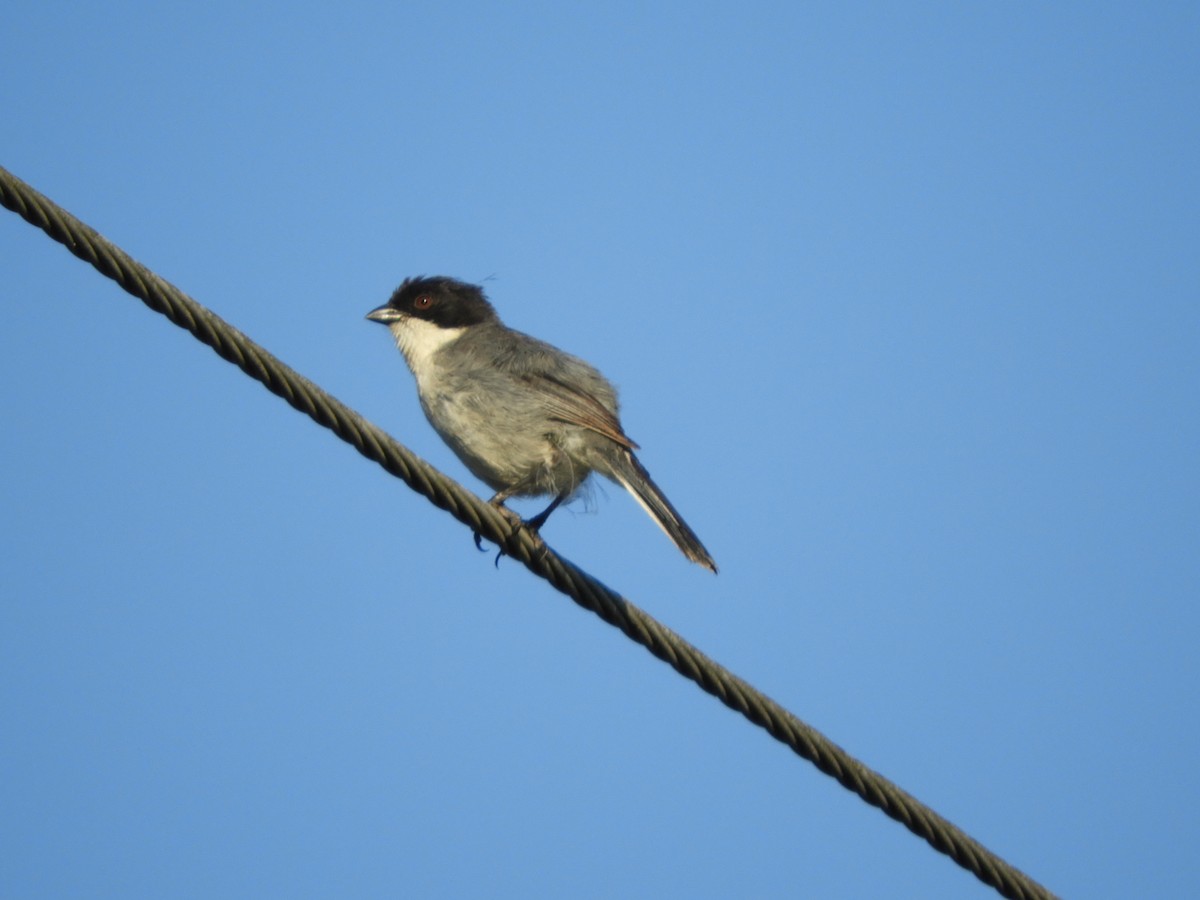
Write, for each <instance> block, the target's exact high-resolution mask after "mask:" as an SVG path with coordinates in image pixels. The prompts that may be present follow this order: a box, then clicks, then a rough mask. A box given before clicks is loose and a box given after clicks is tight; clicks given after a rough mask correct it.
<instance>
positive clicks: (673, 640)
mask: <svg viewBox="0 0 1200 900" xmlns="http://www.w3.org/2000/svg"><path fill="white" fill-rule="evenodd" d="M0 204H3V205H4V206H5V207H7V208H8V209H10V210H12V211H13V212H15V213H17V215H19V216H21V217H22V218H23V219H25V220H26V221H27V222H29V223H30V224H32V225H36V226H37V227H38V228H41V229H42V230H43V231H45V232H46V234H48V235H49V236H50V237H52V238H54V240H56V241H58V242H59V243H61V244H63V245H64V246H65V247H66V248H67V249H68V250H70V251H71V252H72V253H73V254H75V255H76V256H78V257H79V258H80V259H82V260H84V261H85V262H88V263H91V264H92V265H93V266H94V267H95V268H96V269H97V270H98V271H99V272H101V273H102V274H104V275H106V276H108V277H109V278H111V279H113V280H114V281H116V282H117V284H119V285H120V286H121V287H122V288H124V289H125V290H126V291H127V292H128V293H130V294H132V295H133V296H135V297H137V298H138V299H140V300H142V301H143V302H144V303H145V304H146V305H147V306H149V307H150V308H151V309H153V310H154V311H155V312H159V313H162V314H163V315H165V316H166V317H167V318H168V319H170V320H171V321H172V322H174V323H175V324H176V325H178V326H179V327H181V328H184V329H186V330H187V331H189V332H191V334H192V335H194V336H195V337H196V338H197V339H199V340H200V341H203V342H204V343H205V344H207V345H208V346H210V347H212V348H213V350H215V351H216V352H217V354H218V355H220V356H221V358H223V359H225V360H228V361H229V362H231V363H233V364H234V365H236V366H237V367H238V368H240V369H241V370H242V371H243V372H245V373H246V374H247V375H249V376H250V377H252V378H254V379H256V380H257V381H260V382H261V383H262V384H263V385H265V386H266V388H267V389H268V390H269V391H271V392H272V393H274V394H277V395H278V396H280V397H282V398H283V399H284V400H286V401H287V402H288V403H289V404H291V406H292V407H294V408H295V409H297V410H299V411H300V412H302V413H304V414H305V415H307V416H309V417H310V418H312V419H313V421H315V422H316V423H317V424H319V425H323V426H324V427H326V428H328V429H330V430H331V431H333V432H334V433H335V434H336V435H337V436H338V437H340V438H342V439H343V440H344V441H346V442H347V443H349V444H351V445H352V446H353V447H355V448H356V449H357V450H358V452H359V453H361V454H362V455H363V456H365V457H367V458H368V459H370V460H373V461H375V462H377V463H379V465H381V466H382V467H383V468H384V469H385V470H387V471H388V472H389V473H391V474H392V475H395V476H396V477H397V478H400V479H401V480H403V481H404V482H405V483H406V484H407V485H408V486H409V487H411V488H412V489H413V490H415V491H417V492H418V493H420V494H422V495H423V496H425V497H426V498H428V499H429V500H430V501H431V502H432V503H433V504H434V505H435V506H438V507H439V508H441V509H444V510H446V511H447V512H449V513H450V514H451V515H453V516H454V517H455V518H456V519H458V520H459V521H460V522H463V523H465V524H466V525H468V526H470V527H471V528H472V529H474V530H475V531H477V532H479V533H480V534H482V535H483V536H484V537H486V538H487V539H488V540H489V541H492V542H493V543H495V544H497V545H499V546H501V547H503V548H504V551H505V553H507V554H508V555H509V556H512V557H513V558H515V559H518V560H520V561H521V562H522V563H523V564H524V565H525V566H526V568H528V569H529V570H530V571H531V572H533V573H534V574H536V575H538V576H540V577H542V578H545V579H546V580H547V581H549V582H550V584H552V585H553V586H554V587H555V589H557V590H558V591H560V592H562V593H564V594H566V595H567V596H569V597H570V598H571V599H572V600H574V601H575V602H576V603H577V604H579V605H580V606H582V607H583V608H584V609H587V610H589V611H591V612H593V613H595V614H596V615H598V616H599V617H600V618H601V619H603V620H604V621H605V622H607V623H609V624H610V625H613V626H615V627H617V628H619V629H620V630H621V631H622V632H624V634H625V635H626V636H628V637H629V638H630V639H632V640H634V641H636V642H637V643H639V644H641V645H642V646H643V647H645V648H646V649H647V650H649V651H650V652H651V653H653V654H654V655H655V656H657V657H658V658H659V659H661V660H663V661H664V662H666V663H668V664H669V665H670V666H671V667H672V668H673V669H675V670H676V671H677V672H679V674H681V675H683V676H684V677H686V678H689V679H691V680H692V681H694V682H695V683H696V684H698V685H699V686H700V687H701V688H703V689H704V690H705V691H707V692H708V693H710V694H712V695H713V696H714V697H716V698H717V699H719V700H720V701H721V702H722V703H724V704H725V705H726V706H728V707H729V708H730V709H733V710H736V711H737V712H739V713H741V714H742V715H743V716H745V717H746V718H747V719H749V720H750V721H751V722H753V723H754V724H755V725H758V726H760V727H761V728H763V729H764V730H766V731H767V732H768V733H769V734H770V735H771V736H772V737H774V738H775V739H776V740H778V741H780V742H782V743H784V744H786V745H787V746H789V747H791V748H792V750H793V751H795V752H796V753H797V754H798V755H799V756H801V757H803V758H804V759H807V760H809V761H811V762H812V763H813V764H814V765H816V767H817V768H818V769H820V770H821V771H822V772H824V773H825V774H827V775H831V776H832V777H834V778H835V779H837V781H838V782H839V783H840V784H842V785H843V786H844V787H846V788H848V789H849V790H851V791H853V792H854V793H856V794H858V796H859V797H861V798H862V799H863V800H865V801H866V802H867V803H869V804H871V805H872V806H875V807H878V808H879V809H881V810H882V811H883V812H885V813H886V814H887V815H888V816H890V817H891V818H893V819H895V820H896V821H898V822H900V823H902V824H903V825H904V826H905V827H906V828H908V829H909V830H910V831H911V832H913V833H914V834H916V835H918V836H919V837H921V838H924V839H925V841H927V842H928V843H929V845H930V846H932V847H933V848H934V849H935V850H937V851H939V852H941V853H944V854H946V855H947V856H949V857H950V858H951V859H953V860H954V861H955V862H956V863H958V864H959V865H960V866H962V867H963V868H964V869H967V870H968V871H970V872H973V873H974V874H975V875H976V877H978V878H979V879H980V880H981V881H983V882H984V883H985V884H988V885H990V886H992V887H994V888H995V889H996V890H997V891H998V892H999V893H1000V894H1001V895H1002V896H1005V897H1013V898H1048V897H1052V896H1053V895H1052V894H1051V893H1050V892H1049V891H1047V890H1046V889H1045V888H1044V887H1042V886H1041V885H1040V884H1038V883H1037V882H1035V881H1033V880H1032V879H1031V878H1029V877H1028V876H1027V875H1025V874H1024V873H1022V872H1021V871H1019V870H1018V869H1016V868H1014V867H1013V866H1011V865H1009V864H1008V863H1006V862H1005V861H1004V860H1003V859H1001V858H1000V857H998V856H996V855H995V854H994V853H992V852H991V851H989V850H988V849H987V848H986V847H984V846H983V845H982V844H980V843H978V842H977V841H975V840H974V839H973V838H971V837H970V836H969V835H967V834H966V833H964V832H963V831H962V830H960V829H959V828H957V827H956V826H954V825H953V824H951V823H950V822H948V821H946V820H945V819H944V818H942V817H941V816H939V815H938V814H937V813H935V812H934V811H933V810H931V809H929V808H928V807H926V806H925V805H924V804H922V803H921V802H919V801H918V800H916V799H915V798H913V797H911V796H910V795H909V794H907V793H905V792H904V791H902V790H901V789H900V788H898V787H897V786H896V785H894V784H892V783H891V782H890V781H888V780H887V779H886V778H884V777H883V776H881V775H879V774H878V773H877V772H874V771H873V770H871V769H869V768H868V767H867V766H865V765H863V764H862V763H860V762H859V761H858V760H856V759H854V758H853V757H852V756H850V755H849V754H848V753H846V752H845V751H844V750H842V749H841V748H840V747H838V746H837V745H836V744H834V743H833V742H832V741H830V740H828V739H827V738H826V737H825V736H824V735H822V734H821V733H820V732H818V731H816V730H815V729H813V728H811V727H810V726H808V725H806V724H804V723H803V722H801V721H800V720H799V719H797V718H796V717H795V716H794V715H792V714H791V713H790V712H788V711H787V710H786V709H784V708H783V707H782V706H780V705H779V704H778V703H776V702H775V701H773V700H771V699H770V698H768V697H766V696H765V695H763V694H762V693H761V692H760V691H758V690H756V689H755V688H753V687H752V686H750V685H749V684H747V683H746V682H745V681H743V680H742V679H740V678H738V677H737V676H736V675H734V674H733V673H731V672H729V671H728V670H726V669H725V668H724V667H722V666H720V665H718V664H717V663H715V662H714V661H713V660H711V659H709V658H708V657H707V656H705V655H704V654H703V653H701V652H700V651H699V650H697V649H696V648H695V647H693V646H692V645H691V644H689V643H688V642H687V641H685V640H684V639H683V638H681V637H680V636H679V635H677V634H675V632H673V631H671V630H670V629H669V628H667V627H666V626H664V625H662V624H661V623H659V622H658V621H657V620H655V619H654V618H652V617H651V616H649V615H647V614H646V613H644V612H642V611H641V610H640V609H638V608H637V607H636V606H634V605H633V604H631V603H629V602H628V601H627V600H625V599H624V598H623V597H621V596H620V595H619V594H617V593H615V592H614V591H612V590H610V589H609V588H607V587H606V586H605V585H603V584H601V583H600V582H599V581H597V580H596V579H595V578H593V577H592V576H590V575H588V574H587V573H586V572H584V571H582V570H581V569H579V568H578V567H577V566H575V565H574V564H573V563H571V562H569V561H568V560H566V559H563V558H562V557H560V556H559V555H558V554H557V553H555V552H554V551H553V550H551V549H550V548H549V547H547V546H546V545H545V544H544V543H543V542H542V540H541V538H539V537H537V536H536V535H531V534H530V533H529V532H528V531H526V530H525V529H517V530H516V531H515V533H514V531H513V529H512V526H511V524H510V523H509V522H508V521H507V520H506V518H505V517H504V515H503V514H502V513H500V512H498V511H497V510H496V509H494V508H493V507H491V506H489V505H488V504H487V503H485V502H484V501H483V500H481V499H480V498H479V497H477V496H475V495H474V494H473V493H471V492H470V491H467V490H466V489H465V488H463V487H462V486H461V485H459V484H457V483H456V482H454V481H453V480H451V479H450V478H447V477H446V476H445V475H443V474H442V473H441V472H439V471H437V469H435V468H433V467H432V466H430V465H429V464H428V463H426V462H425V461H424V460H422V459H420V458H419V457H418V456H416V455H415V454H414V453H412V451H410V450H408V449H407V448H406V447H404V446H403V445H401V444H400V443H398V442H397V441H396V440H395V439H393V438H392V437H390V436H389V435H388V434H386V433H385V432H384V431H383V430H381V429H380V428H378V427H377V426H375V425H373V424H371V423H370V422H368V421H366V420H365V419H364V418H362V416H360V415H358V413H356V412H354V411H353V410H351V409H350V408H349V407H347V406H345V404H343V403H341V402H340V401H338V400H337V399H335V398H334V397H332V396H330V395H329V394H327V393H326V392H325V391H323V390H321V389H320V388H318V387H317V386H316V385H314V384H312V383H311V382H309V381H308V380H307V379H306V378H304V377H302V376H301V375H299V374H297V373H296V372H294V371H293V370H292V369H290V368H289V367H288V366H286V365H284V364H283V363H282V362H280V361H279V360H278V359H276V358H275V357H274V356H272V355H271V354H270V353H268V352H267V351H266V350H264V349H263V348H262V347H259V346H258V345H257V344H255V343H254V342H253V341H251V340H250V339H249V338H247V337H246V336H245V335H244V334H242V333H241V332H240V331H238V330H237V329H236V328H233V327H232V326H230V325H229V324H228V323H226V322H224V321H222V320H221V319H220V318H218V317H217V316H216V315H214V314H213V313H211V312H209V311H208V310H207V309H205V308H204V307H203V306H201V305H200V304H199V303H197V302H196V301H195V300H193V299H191V298H190V297H188V296H187V295H186V294H184V293H183V292H182V291H180V290H178V289H177V288H175V287H174V286H173V285H171V284H169V283H168V282H166V281H164V280H163V279H161V278H159V277H158V276H157V275H155V274H154V273H152V272H150V271H149V270H148V269H146V268H145V267H144V266H142V265H141V264H139V263H138V262H136V261H135V260H133V259H132V258H130V257H129V256H128V255H126V254H125V253H124V252H122V251H121V250H120V249H119V248H117V247H116V246H114V245H113V244H111V243H110V242H109V241H107V240H105V239H104V238H103V237H102V236H100V235H99V234H97V233H96V232H95V231H94V230H92V229H91V228H89V227H88V226H87V225H85V224H83V223H82V222H80V221H79V220H78V219H76V218H74V217H73V216H72V215H70V213H67V212H66V211H65V210H63V209H62V208H60V207H59V206H57V205H56V204H55V203H53V202H52V201H50V200H49V199H47V198H46V197H44V196H42V195H41V194H39V193H38V192H37V191H35V190H34V189H33V188H31V187H30V186H29V185H27V184H25V183H24V182H23V181H21V180H20V179H18V178H16V177H15V176H14V175H12V174H11V173H10V172H8V171H7V170H6V169H4V168H2V167H0Z"/></svg>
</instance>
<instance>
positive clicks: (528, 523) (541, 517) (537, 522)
mask: <svg viewBox="0 0 1200 900" xmlns="http://www.w3.org/2000/svg"><path fill="white" fill-rule="evenodd" d="M566 499H567V494H566V492H565V491H564V492H563V493H561V494H559V495H558V496H557V497H555V498H554V499H553V500H551V501H550V505H549V506H547V507H546V508H545V509H543V510H542V511H541V512H540V513H538V514H537V515H536V516H534V517H533V518H532V519H526V520H525V522H524V523H523V524H524V525H525V527H526V528H528V529H529V530H530V531H532V532H534V533H536V532H538V531H540V530H541V527H542V526H543V525H545V524H546V520H547V519H548V518H550V513H552V512H554V511H555V510H556V509H558V507H559V504H560V503H562V502H563V501H564V500H566Z"/></svg>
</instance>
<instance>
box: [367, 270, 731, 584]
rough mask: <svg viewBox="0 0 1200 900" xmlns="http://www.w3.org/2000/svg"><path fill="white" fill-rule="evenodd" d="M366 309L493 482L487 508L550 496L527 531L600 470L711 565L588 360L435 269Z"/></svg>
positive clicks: (438, 417)
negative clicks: (526, 330) (519, 327)
mask: <svg viewBox="0 0 1200 900" xmlns="http://www.w3.org/2000/svg"><path fill="white" fill-rule="evenodd" d="M367 318H368V319H370V320H371V321H373V322H380V323H382V324H384V325H386V326H387V327H388V328H389V329H390V330H391V332H392V336H393V337H394V338H395V339H396V345H397V346H398V347H399V348H400V352H401V353H403V354H404V359H405V361H406V362H407V363H408V367H409V369H411V370H412V373H413V376H414V377H415V378H416V380H417V393H418V395H419V396H420V399H421V408H422V409H423V410H424V411H425V417H426V418H427V419H429V423H430V424H431V425H432V426H433V428H434V430H435V431H436V432H437V433H438V434H439V435H441V438H442V440H444V441H445V442H446V443H447V444H448V445H449V447H450V449H451V450H453V451H454V453H455V454H456V455H457V456H458V458H459V459H460V460H462V462H463V464H464V465H465V466H466V467H467V468H468V469H470V470H471V473H472V474H474V475H475V477H477V478H479V479H480V480H481V481H483V482H485V483H486V484H487V485H488V486H489V487H490V488H492V490H494V491H495V492H496V494H495V495H494V496H493V497H492V498H491V500H489V501H488V502H489V503H491V504H492V505H493V506H496V507H498V508H501V509H507V507H505V506H504V501H505V500H507V499H508V498H509V497H539V496H551V497H552V498H553V499H552V500H551V501H550V505H549V506H548V507H546V509H544V510H543V511H542V512H540V513H539V514H538V515H536V516H534V517H533V518H532V519H529V520H527V521H525V522H524V523H523V524H524V525H525V527H526V528H529V529H531V530H532V531H535V532H536V531H537V530H538V529H539V528H541V527H542V525H544V524H545V522H546V519H547V518H549V516H550V514H551V513H552V512H554V510H555V509H557V508H558V506H559V504H561V503H562V502H563V501H564V500H566V499H568V498H569V497H571V495H572V494H574V493H575V491H576V490H577V489H578V488H579V487H580V486H581V485H582V484H583V482H584V481H585V480H586V479H587V477H588V476H589V475H590V474H591V473H592V472H599V473H600V474H601V475H604V476H605V477H607V478H610V479H612V480H613V481H615V482H617V483H618V484H620V485H622V486H623V487H624V488H625V489H626V490H628V491H629V493H631V494H632V495H633V497H634V499H635V500H637V502H638V503H639V504H641V506H642V508H643V509H644V510H646V512H647V513H649V515H650V517H651V518H652V519H653V520H654V521H655V522H656V523H658V525H659V527H660V528H662V530H663V531H664V532H666V534H667V537H669V538H670V539H671V540H672V541H674V542H675V546H676V547H678V548H679V549H680V550H681V551H683V554H684V556H686V557H687V558H688V559H690V560H692V561H693V562H695V563H699V564H700V565H702V566H704V567H706V568H708V569H711V570H712V571H713V572H714V573H715V572H716V571H717V564H716V563H715V562H713V558H712V556H710V555H709V552H708V551H707V550H705V549H704V545H703V544H702V543H700V539H699V538H698V537H696V534H695V532H694V531H692V529H691V528H689V527H688V525H687V523H686V522H684V521H683V518H682V517H681V516H680V515H679V513H678V512H676V511H675V507H673V506H672V505H671V503H670V501H669V500H667V498H666V497H665V496H664V495H663V492H662V491H661V490H659V488H658V486H657V485H656V484H655V483H654V482H653V481H652V480H651V478H650V473H648V472H647V471H646V470H645V468H643V467H642V464H641V463H640V462H638V459H637V457H636V456H634V454H633V451H634V450H636V449H638V445H637V444H635V443H634V442H633V441H631V440H630V439H629V438H628V437H627V436H626V435H625V431H624V430H623V429H622V428H621V423H620V420H619V419H618V418H617V393H616V390H615V389H614V388H613V386H612V385H611V384H609V382H608V380H607V379H606V378H605V377H604V376H603V375H601V374H600V373H599V372H598V371H596V369H594V368H593V367H592V366H590V365H588V364H587V363H586V362H584V361H583V360H581V359H578V358H576V357H574V356H571V355H570V354H568V353H564V352H563V351H561V350H559V349H558V348H556V347H552V346H550V345H549V344H547V343H544V342H542V341H539V340H537V339H535V338H531V337H529V336H528V335H526V334H522V333H521V332H519V331H514V330H513V329H511V328H508V327H507V326H506V325H504V323H503V322H501V321H500V317H499V316H497V315H496V311H495V309H493V308H492V305H491V304H490V303H489V302H488V301H487V298H486V297H485V296H484V294H483V290H482V289H481V288H480V287H478V286H476V285H473V284H467V283H466V282H462V281H457V280H455V279H453V278H447V277H444V276H437V277H431V278H425V277H421V278H409V279H406V280H405V281H404V283H403V284H401V285H400V287H399V288H397V289H396V292H395V293H394V294H392V297H391V299H390V300H389V301H388V302H387V303H385V304H384V305H383V306H381V307H379V308H378V309H374V310H372V311H371V312H370V313H368V314H367ZM477 539H478V538H477Z"/></svg>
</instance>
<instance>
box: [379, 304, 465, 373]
mask: <svg viewBox="0 0 1200 900" xmlns="http://www.w3.org/2000/svg"><path fill="white" fill-rule="evenodd" d="M388 328H389V329H390V330H391V332H392V337H394V338H395V339H396V346H397V347H399V348H400V352H401V353H403V354H404V361H405V362H407V363H408V367H409V368H410V369H412V373H413V374H414V375H415V376H417V381H420V380H421V379H422V378H423V377H424V376H425V375H427V374H428V373H429V372H430V370H431V369H432V368H433V358H434V356H436V355H437V352H438V351H439V350H441V349H442V348H443V347H445V346H446V345H447V344H449V343H451V342H453V341H456V340H458V339H459V338H460V337H462V333H463V332H464V331H466V329H465V328H439V327H438V326H437V325H434V324H433V323H432V322H427V321H425V320H424V319H417V318H414V317H412V316H405V317H404V318H403V319H397V320H396V321H395V322H392V323H390V324H389V325H388Z"/></svg>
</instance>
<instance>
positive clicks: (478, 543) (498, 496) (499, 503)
mask: <svg viewBox="0 0 1200 900" xmlns="http://www.w3.org/2000/svg"><path fill="white" fill-rule="evenodd" d="M516 492H517V486H516V485H513V486H512V487H506V488H505V489H504V490H502V491H496V493H495V494H493V495H492V499H491V500H489V501H488V506H494V507H496V509H498V510H500V512H502V513H503V514H504V515H505V517H506V518H507V519H508V520H509V521H510V522H512V524H513V531H516V530H517V528H518V526H520V524H521V520H520V519H519V518H518V517H517V514H516V513H515V512H513V511H512V510H511V509H509V508H508V507H507V506H505V505H504V501H505V500H507V499H508V498H509V497H511V496H512V495H513V494H515V493H516ZM475 549H477V550H478V551H479V552H480V553H483V552H484V549H483V536H482V535H481V534H480V533H479V532H478V531H476V532H475ZM497 561H499V560H497Z"/></svg>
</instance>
